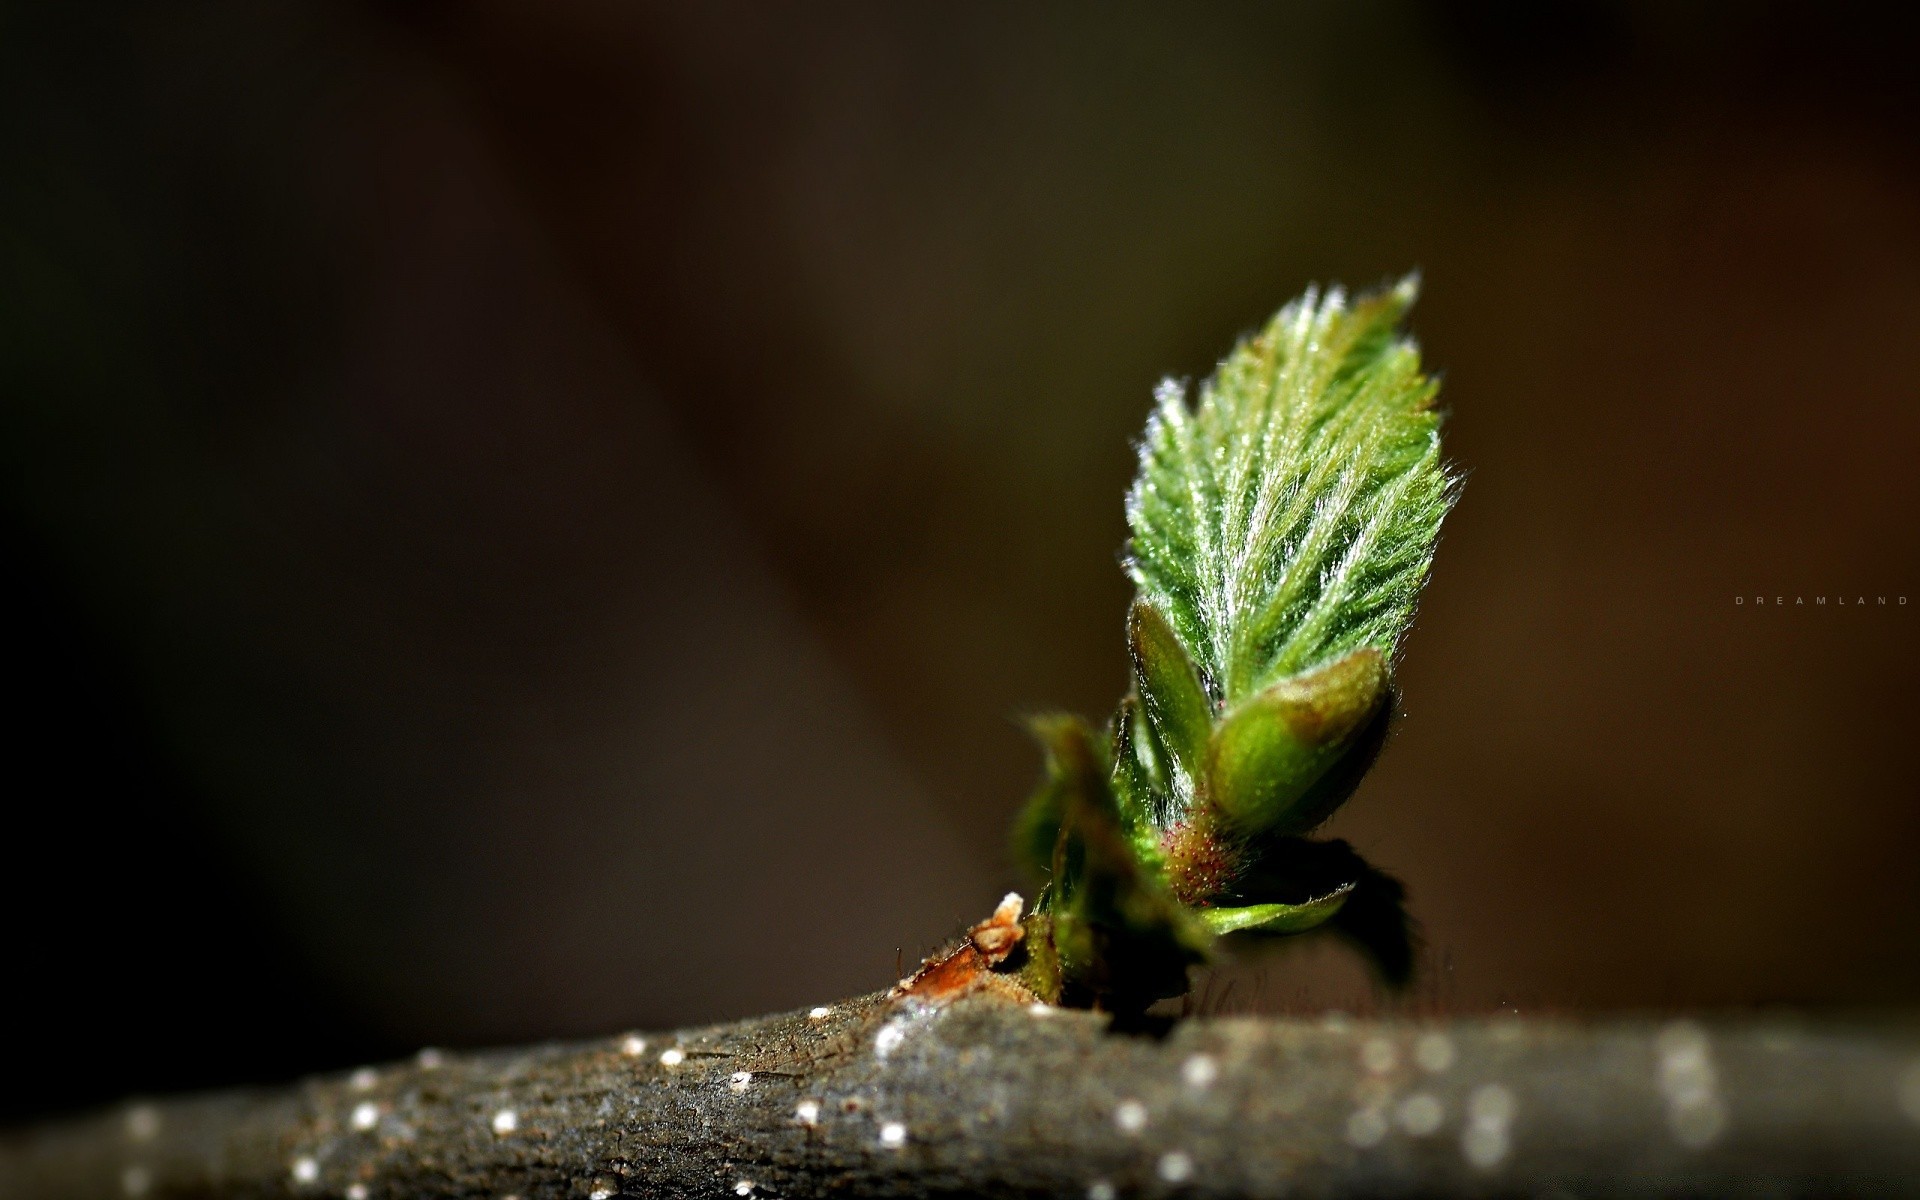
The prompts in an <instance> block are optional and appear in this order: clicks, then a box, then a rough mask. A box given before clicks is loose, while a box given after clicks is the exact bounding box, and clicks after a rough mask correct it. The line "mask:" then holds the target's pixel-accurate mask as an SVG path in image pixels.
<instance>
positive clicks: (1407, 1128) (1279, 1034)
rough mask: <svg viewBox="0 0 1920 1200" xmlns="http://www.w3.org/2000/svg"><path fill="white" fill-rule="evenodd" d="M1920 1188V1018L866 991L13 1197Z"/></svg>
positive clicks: (125, 1115) (581, 1050)
mask: <svg viewBox="0 0 1920 1200" xmlns="http://www.w3.org/2000/svg"><path fill="white" fill-rule="evenodd" d="M1414 1194H1418V1195H1426V1196H1481V1195H1510V1194H1533V1195H1547V1194H1564V1195H1569V1196H1590V1195H1767V1196H1789V1195H1808V1196H1815V1195H1817V1196H1834V1195H1848V1194H1857V1195H1920V1033H1917V1032H1916V1030H1915V1029H1914V1028H1912V1027H1911V1026H1897V1025H1891V1024H1889V1025H1871V1024H1859V1025H1839V1026H1836V1025H1831V1024H1815V1023H1794V1022H1792V1021H1788V1020H1767V1021H1731V1020H1729V1021H1721V1020H1712V1021H1705V1022H1694V1021H1675V1022H1670V1023H1659V1022H1651V1021H1648V1022H1636V1021H1609V1022H1604V1023H1573V1022H1560V1021H1551V1020H1520V1019H1504V1020H1503V1019H1492V1020H1460V1019H1455V1020H1444V1021H1435V1022H1418V1021H1401V1020H1383V1021H1360V1020H1348V1019H1343V1018H1338V1017H1333V1018H1327V1019H1322V1020H1253V1019H1210V1020H1191V1021H1184V1022H1180V1023H1178V1024H1176V1025H1174V1026H1173V1027H1172V1028H1171V1029H1169V1030H1166V1031H1164V1032H1162V1033H1161V1034H1160V1035H1158V1036H1150V1035H1144V1034H1137V1033H1123V1032H1116V1031H1114V1030H1113V1029H1111V1028H1110V1027H1109V1025H1108V1023H1107V1022H1106V1020H1105V1019H1104V1018H1102V1017H1099V1016H1096V1015H1093V1014H1089V1013H1084V1012H1069V1011H1064V1010H1058V1009H1045V1008H1030V1007H1028V1006H1026V1005H1023V1004H1016V1003H1010V1002H1008V1001H1007V1000H1006V999H1005V998H1004V997H1001V996H999V995H996V994H993V993H976V994H973V995H969V996H964V997H962V998H959V999H957V1000H954V1001H951V1002H949V1003H945V1004H931V1003H928V1002H926V1001H923V1000H920V999H917V998H914V997H905V998H897V997H894V998H890V997H888V996H880V995H876V996H870V997H866V998H864V999H860V1000H855V1001H850V1002H847V1003H844V1004H841V1005H837V1006H834V1007H832V1008H830V1009H824V1010H823V1009H816V1010H814V1011H813V1013H812V1014H809V1013H794V1014H788V1015H783V1016H775V1017H768V1018H762V1019H757V1020H752V1021H745V1022H741V1023H738V1024H733V1025H724V1026H715V1027H711V1028H704V1029H693V1030H685V1031H681V1032H678V1033H671V1034H664V1035H644V1036H643V1035H629V1036H626V1037H620V1038H614V1039H610V1040H606V1041H598V1042H586V1043H576V1044H569V1045H552V1046H540V1047H534V1048H527V1049H518V1050H506V1051H496V1052H490V1053H484V1054H476V1055H471V1056H465V1055H461V1056H455V1055H437V1054H434V1053H432V1052H423V1054H422V1055H421V1056H420V1057H418V1058H416V1059H413V1060H410V1061H407V1062H404V1063H400V1064H395V1065H391V1066H386V1067H380V1068H370V1069H363V1070H361V1071H357V1072H353V1073H351V1074H346V1075H337V1076H328V1077H323V1078H315V1079H311V1080H308V1081H305V1082H302V1083H299V1084H295V1085H293V1086H291V1087H287V1088H283V1089H279V1090H263V1091H253V1092H228V1093H220V1094H215V1095H207V1096H200V1097H193V1098H186V1099H176V1100H166V1101H160V1102H154V1103H145V1102H142V1103H136V1104H131V1105H124V1106H121V1107H118V1108H116V1109H113V1110H111V1111H107V1112H102V1113H99V1114H96V1115H94V1116H91V1117H85V1118H80V1119H76V1120H72V1121H68V1122H65V1123H59V1124H53V1125H48V1126H44V1127H40V1128H35V1129H27V1130H21V1131H17V1132H13V1133H10V1134H7V1135H5V1136H4V1137H0V1196H4V1197H6V1198H7V1200H55V1198H66V1197H76V1198H77V1197H87V1198H92V1200H97V1198H102V1197H124V1198H126V1200H148V1198H152V1200H159V1198H162V1197H208V1198H220V1200H234V1198H239V1197H264V1196H295V1197H305V1198H310V1200H318V1198H321V1197H338V1198H341V1200H383V1198H393V1200H399V1198H403V1197H404V1198H409V1200H411V1198H415V1197H429V1196H444V1197H481V1196H488V1197H518V1198H519V1200H548V1198H553V1200H561V1198H565V1200H610V1198H611V1197H614V1196H646V1197H682V1196H685V1197H695V1196H697V1197H729V1196H731V1197H736V1198H739V1197H752V1196H758V1197H762V1198H775V1197H804V1196H828V1195H832V1196H845V1197H907V1196H913V1197H930V1196H962V1195H969V1196H976V1195H977V1196H993V1197H1009V1196H1034V1197H1041V1196H1044V1197H1071V1198H1073V1200H1117V1198H1119V1197H1126V1196H1173V1195H1182V1196H1218V1197H1278V1196H1295V1197H1298V1196H1328V1197H1333V1196H1396V1195H1414Z"/></svg>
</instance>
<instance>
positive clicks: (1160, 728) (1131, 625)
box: [1127, 600, 1213, 800]
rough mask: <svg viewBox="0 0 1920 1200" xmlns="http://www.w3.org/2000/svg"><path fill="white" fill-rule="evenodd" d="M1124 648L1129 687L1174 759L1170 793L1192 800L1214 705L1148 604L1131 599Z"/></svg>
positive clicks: (1190, 662)
mask: <svg viewBox="0 0 1920 1200" xmlns="http://www.w3.org/2000/svg"><path fill="white" fill-rule="evenodd" d="M1127 649H1128V651H1129V652H1130V654H1131V656H1132V658H1133V678H1134V687H1135V688H1136V690H1137V691H1138V692H1139V695H1140V703H1141V705H1142V707H1143V708H1144V709H1145V710H1146V714H1147V720H1148V722H1149V723H1150V724H1151V725H1152V726H1153V732H1154V735H1155V737H1156V739H1157V741H1158V742H1159V745H1160V746H1161V747H1162V748H1164V749H1165V750H1166V751H1167V753H1168V754H1169V756H1171V758H1172V759H1173V764H1172V765H1173V768H1174V770H1173V777H1172V779H1171V780H1170V781H1169V782H1170V783H1171V785H1172V787H1173V790H1174V791H1175V792H1177V793H1179V794H1180V795H1181V796H1182V797H1183V798H1184V799H1186V800H1191V798H1192V796H1193V780H1194V778H1195V777H1196V776H1198V775H1199V773H1200V764H1201V760H1202V759H1203V758H1204V756H1205V755H1206V752H1207V739H1208V737H1209V736H1210V735H1211V734H1212V732H1213V704H1212V702H1211V701H1209V700H1208V699H1207V692H1206V688H1205V687H1204V686H1203V685H1202V684H1201V682H1200V676H1199V675H1198V673H1196V672H1195V670H1194V666H1193V660H1192V659H1191V658H1189V657H1188V656H1187V652H1186V649H1185V648H1184V647H1183V646H1181V644H1180V638H1179V635H1178V634H1176V633H1174V631H1173V627H1172V626H1171V625H1169V624H1167V619H1166V618H1165V617H1164V616H1162V615H1161V614H1160V611H1159V610H1158V609H1156V608H1154V607H1153V605H1151V604H1148V603H1146V602H1145V601H1143V600H1135V601H1134V602H1133V607H1132V608H1131V609H1130V610H1129V611H1128V613H1127Z"/></svg>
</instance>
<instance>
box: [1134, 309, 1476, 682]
mask: <svg viewBox="0 0 1920 1200" xmlns="http://www.w3.org/2000/svg"><path fill="white" fill-rule="evenodd" d="M1415 291H1416V285H1415V282H1414V280H1413V279H1412V278H1408V279H1406V280H1403V281H1401V282H1400V283H1399V284H1398V285H1396V286H1394V287H1392V288H1390V289H1387V290H1385V291H1382V292H1378V293H1375V294H1373V295H1370V296H1366V297H1363V298H1361V299H1360V300H1359V301H1357V302H1354V303H1351V304H1349V303H1348V301H1347V299H1346V297H1345V295H1344V293H1342V292H1341V291H1339V290H1338V289H1335V290H1333V291H1330V292H1328V293H1326V294H1325V295H1324V296H1321V295H1318V294H1316V293H1314V292H1309V293H1308V294H1307V295H1306V296H1304V297H1302V298H1301V299H1300V300H1298V301H1295V302H1294V303H1292V304H1289V305H1288V306H1287V307H1286V308H1284V309H1282V310H1281V311H1280V313H1279V315H1277V316H1276V317H1274V319H1273V320H1272V322H1271V323H1269V324H1268V325H1267V327H1266V328H1265V329H1264V330H1262V331H1261V332H1260V333H1259V334H1257V335H1256V336H1254V337H1252V338H1250V339H1248V340H1246V341H1244V342H1242V343H1241V344H1240V345H1239V346H1238V347H1236V348H1235V350H1234V351H1233V353H1232V354H1231V355H1229V356H1228V357H1227V359H1226V361H1224V362H1223V363H1221V364H1220V367H1219V369H1218V370H1217V371H1216V372H1215V373H1214V375H1213V377H1212V378H1211V379H1210V380H1208V381H1207V382H1206V383H1205V384H1204V385H1203V386H1202V387H1201V389H1200V397H1199V401H1198V403H1197V404H1196V405H1194V406H1192V407H1189V405H1188V403H1187V398H1186V389H1185V388H1184V387H1183V386H1182V385H1180V384H1178V383H1176V382H1174V381H1172V380H1168V381H1166V382H1164V383H1162V384H1161V385H1160V387H1159V389H1158V390H1157V391H1156V398H1157V400H1158V407H1157V409H1156V411H1155V412H1154V415H1153V417H1152V419H1151V420H1150V421H1149V423H1148V426H1147V433H1146V437H1145V438H1144V440H1143V441H1142V443H1141V446H1140V470H1139V474H1138V476H1137V477H1136V479H1135V481H1134V486H1133V490H1132V491H1131V493H1130V494H1129V496H1128V501H1127V517H1128V521H1129V523H1130V525H1131V527H1132V538H1131V540H1130V542H1129V546H1128V560H1127V567H1128V572H1129V573H1130V574H1131V575H1132V577H1133V579H1134V582H1135V583H1136V584H1137V585H1138V587H1139V589H1140V595H1141V596H1142V598H1144V599H1145V600H1146V601H1147V602H1148V603H1150V604H1151V605H1152V606H1153V607H1154V608H1155V609H1157V610H1158V611H1159V612H1160V613H1161V614H1162V615H1164V616H1165V618H1166V620H1167V623H1168V625H1169V626H1170V627H1171V628H1172V630H1173V631H1174V632H1175V633H1176V634H1177V636H1178V637H1179V639H1180V641H1181V643H1182V644H1183V646H1184V647H1185V648H1186V650H1187V652H1188V654H1189V656H1190V657H1191V658H1192V660H1193V662H1194V663H1195V665H1196V666H1197V667H1198V673H1199V677H1200V678H1201V680H1202V681H1203V682H1204V684H1205V686H1206V687H1207V688H1208V690H1209V693H1210V695H1211V697H1212V699H1214V700H1216V701H1221V700H1224V701H1227V702H1228V703H1229V704H1231V703H1234V702H1237V701H1239V700H1241V699H1243V698H1245V697H1247V696H1250V695H1252V694H1254V693H1255V692H1258V691H1260V690H1261V689H1263V688H1265V687H1267V686H1268V685H1270V684H1271V683H1273V682H1274V681H1275V680H1278V679H1281V678H1283V677H1285V676H1288V675H1292V674H1295V673H1297V672H1300V671H1303V670H1306V669H1308V668H1311V667H1314V666H1317V665H1318V664H1320V663H1323V662H1326V661H1328V660H1329V659H1333V658H1337V657H1339V656H1341V655H1344V654H1347V653H1349V652H1351V651H1353V650H1357V649H1361V648H1363V647H1371V648H1372V649H1374V650H1377V651H1379V652H1380V653H1381V654H1382V655H1384V656H1386V657H1387V658H1388V659H1389V660H1390V659H1391V658H1392V656H1393V654H1394V652H1395V650H1396V649H1397V647H1398V644H1399V641H1400V638H1401V636H1402V634H1404V633H1405V632H1406V629H1407V627H1408V625H1409V624H1410V623H1411V621H1412V619H1413V613H1414V607H1415V602H1416V601H1417V599H1418V596H1419V592H1420V586H1421V584H1422V583H1423V582H1424V581H1425V579H1426V576H1427V572H1428V568H1429V566H1430V564H1431V562H1432V559H1433V546H1434V540H1435V538H1436V537H1437V536H1438V534H1439V529H1440V522H1441V520H1442V518H1443V517H1445V515H1446V512H1447V509H1448V508H1449V507H1450V506H1451V505H1452V503H1453V499H1454V492H1455V489H1454V485H1453V481H1452V479H1451V478H1450V477H1449V476H1448V474H1447V472H1446V470H1445V469H1444V468H1443V467H1442V465H1441V463H1440V439H1439V432H1440V417H1439V414H1438V413H1436V412H1434V411H1433V408H1432V402H1433V398H1434V395H1435V393H1436V391H1437V390H1438V387H1437V384H1435V382H1434V381H1433V380H1431V379H1429V378H1428V377H1427V376H1425V375H1423V374H1422V373H1421V370H1420V355H1419V351H1418V350H1417V349H1416V348H1415V346H1414V344H1413V342H1412V341H1411V339H1409V338H1407V337H1406V336H1404V335H1403V334H1401V333H1400V332H1399V331H1398V326H1399V324H1400V321H1401V319H1402V318H1403V317H1404V315H1405V314H1406V311H1407V309H1408V307H1409V306H1410V305H1411V304H1412V303H1413V299H1414V294H1415Z"/></svg>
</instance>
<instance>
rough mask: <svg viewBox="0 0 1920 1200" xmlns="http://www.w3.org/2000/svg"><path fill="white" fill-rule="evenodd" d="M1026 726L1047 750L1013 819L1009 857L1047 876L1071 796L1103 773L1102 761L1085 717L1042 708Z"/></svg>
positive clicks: (1042, 877)
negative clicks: (1036, 778)
mask: <svg viewBox="0 0 1920 1200" xmlns="http://www.w3.org/2000/svg"><path fill="white" fill-rule="evenodd" d="M1027 730H1028V732H1030V733H1031V734H1033V737H1034V740H1035V741H1038V742H1039V743H1040V745H1041V747H1042V748H1043V749H1044V750H1045V751H1046V773H1045V775H1044V776H1043V777H1042V778H1041V780H1040V786H1039V787H1038V788H1036V789H1034V793H1033V795H1032V796H1031V797H1029V798H1028V800H1027V803H1026V807H1024V808H1022V809H1021V810H1020V814H1019V816H1017V817H1015V818H1014V822H1013V857H1014V859H1015V861H1017V862H1018V863H1019V864H1020V865H1021V866H1022V867H1024V868H1026V869H1027V870H1028V871H1029V872H1031V873H1032V874H1033V875H1034V876H1036V877H1038V878H1040V879H1047V878H1049V877H1050V876H1051V874H1052V873H1053V869H1054V857H1055V848H1056V846H1057V845H1058V843H1059V841H1060V831H1061V827H1062V826H1063V825H1064V824H1065V822H1066V819H1067V811H1068V808H1069V806H1070V802H1071V800H1072V797H1073V796H1074V795H1075V794H1076V793H1078V792H1080V791H1083V790H1085V788H1086V787H1087V786H1088V783H1087V780H1088V779H1089V778H1090V777H1091V778H1096V779H1097V778H1098V777H1100V776H1103V775H1105V774H1106V764H1105V763H1104V762H1102V761H1100V756H1099V748H1098V739H1097V736H1096V735H1095V734H1094V732H1093V730H1092V729H1091V728H1090V727H1089V726H1088V724H1087V722H1086V719H1085V718H1084V717H1078V716H1075V715H1073V714H1072V713H1045V714H1042V715H1040V716H1036V717H1032V718H1029V719H1028V721H1027ZM1103 790H1104V787H1103Z"/></svg>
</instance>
